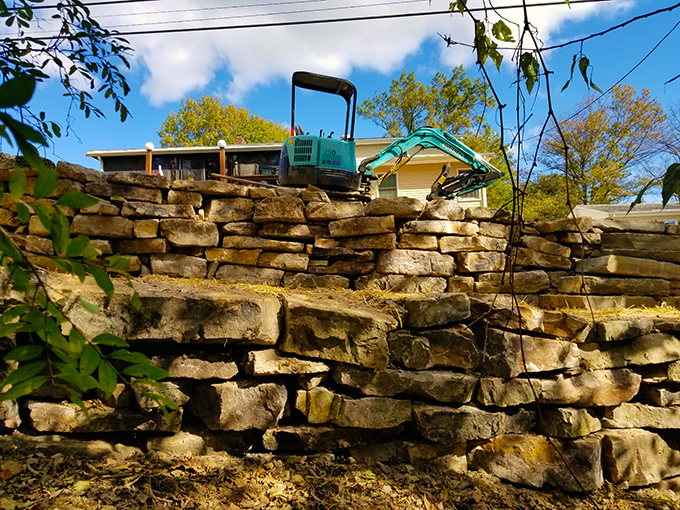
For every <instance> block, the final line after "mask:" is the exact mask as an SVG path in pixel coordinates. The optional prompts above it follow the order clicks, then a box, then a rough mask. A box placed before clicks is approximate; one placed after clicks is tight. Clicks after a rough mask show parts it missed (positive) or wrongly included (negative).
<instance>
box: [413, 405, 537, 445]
mask: <svg viewBox="0 0 680 510" xmlns="http://www.w3.org/2000/svg"><path fill="white" fill-rule="evenodd" d="M413 419H414V425H415V427H416V429H417V430H418V432H419V433H420V434H422V435H423V437H425V438H426V439H430V440H431V441H435V442H437V443H442V444H449V445H450V444H456V443H464V442H466V441H478V440H480V439H490V438H492V437H495V436H499V435H502V434H504V433H505V432H506V431H507V432H516V433H517V432H524V431H527V430H529V429H530V428H531V426H532V425H533V419H534V416H533V413H530V412H528V411H520V412H519V413H518V414H516V415H508V414H505V413H501V412H495V413H492V412H488V411H483V410H481V409H478V408H476V407H473V406H468V405H465V406H461V407H459V408H457V409H454V408H450V407H441V406H433V405H426V404H415V405H414V407H413Z"/></svg>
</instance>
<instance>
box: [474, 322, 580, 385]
mask: <svg viewBox="0 0 680 510" xmlns="http://www.w3.org/2000/svg"><path fill="white" fill-rule="evenodd" d="M485 335H486V336H485V338H484V340H485V344H486V347H487V353H488V356H487V358H486V359H485V360H484V362H483V364H482V366H483V369H484V371H485V373H488V374H490V375H497V376H499V377H517V376H518V375H519V374H521V373H524V372H548V371H551V370H559V369H565V368H575V367H577V366H578V365H579V357H578V349H577V347H576V344H574V343H572V342H565V341H561V340H551V339H548V338H540V337H535V336H529V335H527V334H525V335H519V334H516V333H510V332H508V331H501V330H498V329H493V328H489V329H488V330H487V331H486V332H485Z"/></svg>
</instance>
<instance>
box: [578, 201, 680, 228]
mask: <svg viewBox="0 0 680 510" xmlns="http://www.w3.org/2000/svg"><path fill="white" fill-rule="evenodd" d="M629 210H630V204H594V205H577V206H576V207H574V216H589V217H591V218H595V219H609V220H627V221H631V220H646V221H653V220H656V221H663V222H664V223H672V224H676V225H677V224H678V223H680V204H678V203H668V204H666V207H662V204H638V205H636V206H635V207H634V208H633V210H632V211H630V212H629Z"/></svg>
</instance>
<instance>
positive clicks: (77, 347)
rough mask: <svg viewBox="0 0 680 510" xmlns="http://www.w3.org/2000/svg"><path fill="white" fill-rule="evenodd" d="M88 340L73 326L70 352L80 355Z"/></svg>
mask: <svg viewBox="0 0 680 510" xmlns="http://www.w3.org/2000/svg"><path fill="white" fill-rule="evenodd" d="M86 342H87V340H85V337H84V336H83V335H82V333H81V332H80V331H78V328H76V327H75V326H73V327H72V328H71V331H69V334H68V350H69V352H70V353H71V354H80V353H81V352H83V349H84V348H85V344H86Z"/></svg>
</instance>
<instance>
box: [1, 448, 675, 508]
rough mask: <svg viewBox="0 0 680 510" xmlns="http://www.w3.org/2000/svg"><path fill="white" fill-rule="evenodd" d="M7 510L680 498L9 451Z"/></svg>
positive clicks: (462, 478) (327, 460) (411, 473)
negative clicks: (564, 491) (565, 492)
mask: <svg viewBox="0 0 680 510" xmlns="http://www.w3.org/2000/svg"><path fill="white" fill-rule="evenodd" d="M0 480H1V481H0V509H2V510H15V509H23V508H28V509H35V510H47V509H56V510H59V509H64V510H66V509H68V510H80V509H101V510H117V509H163V510H165V509H195V508H206V509H213V508H214V509H227V510H238V509H288V510H290V509H295V510H298V509H424V510H435V509H436V510H443V509H461V510H462V509H482V510H485V509H517V510H520V509H522V510H524V509H540V510H552V509H565V510H566V509H568V510H578V509H602V510H605V509H606V510H627V509H635V510H638V509H639V510H643V509H645V510H657V509H658V510H661V509H680V495H676V494H675V493H673V492H669V491H658V490H652V489H644V490H628V491H623V490H621V489H619V488H617V487H613V486H610V485H608V486H605V487H604V488H602V489H600V490H598V491H596V492H594V493H592V494H590V495H589V496H584V495H567V494H564V493H562V492H560V491H539V490H531V489H528V488H524V487H517V486H514V485H511V484H508V483H503V482H501V481H499V480H498V479H496V478H494V477H492V476H489V475H485V474H483V473H468V474H455V473H451V472H446V471H442V470H439V469H435V468H427V467H426V468H415V467H413V466H410V465H383V464H372V465H365V464H363V465H362V464H359V463H355V462H354V461H353V460H352V459H351V458H334V457H332V456H329V455H326V456H316V457H292V456H288V457H281V456H277V457H273V456H270V455H251V456H246V457H245V458H236V457H230V456H228V455H207V456H202V457H195V458H191V459H184V460H176V459H175V460H171V459H167V458H161V457H159V456H142V455H137V456H133V457H130V458H127V459H118V460H115V459H110V458H109V459H106V460H93V459H89V458H87V457H85V456H79V455H68V456H65V455H63V454H61V453H57V454H55V455H45V454H42V453H23V454H22V453H21V452H19V451H14V452H6V451H5V452H3V453H2V459H1V460H0Z"/></svg>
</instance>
